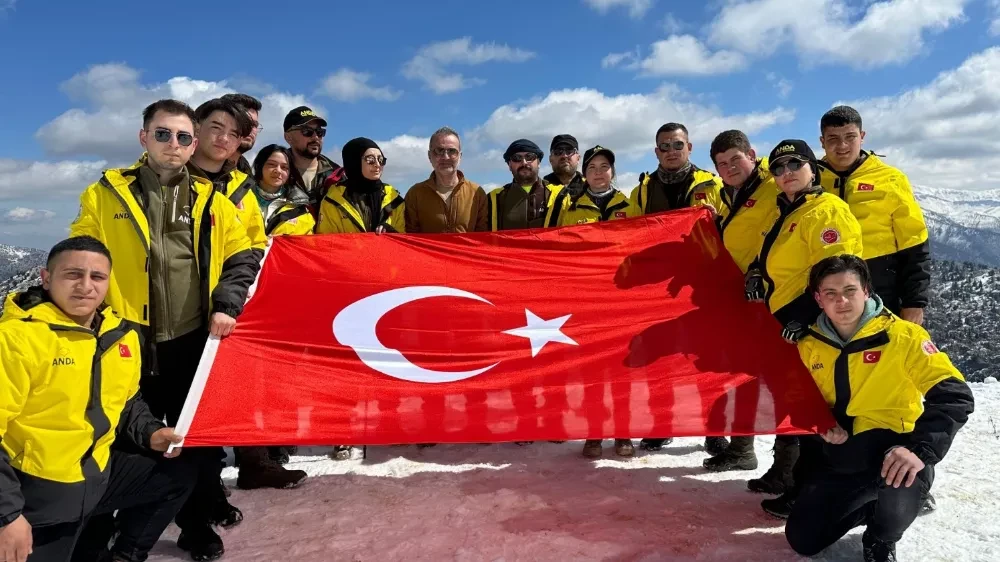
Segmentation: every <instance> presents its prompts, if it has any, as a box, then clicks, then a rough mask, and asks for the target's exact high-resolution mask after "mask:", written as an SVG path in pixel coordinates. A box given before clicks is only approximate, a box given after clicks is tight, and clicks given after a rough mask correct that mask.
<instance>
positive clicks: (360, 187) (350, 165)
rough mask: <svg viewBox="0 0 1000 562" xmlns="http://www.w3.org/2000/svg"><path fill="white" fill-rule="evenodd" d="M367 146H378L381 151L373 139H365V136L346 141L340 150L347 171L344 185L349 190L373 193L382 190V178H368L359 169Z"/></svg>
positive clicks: (362, 163)
mask: <svg viewBox="0 0 1000 562" xmlns="http://www.w3.org/2000/svg"><path fill="white" fill-rule="evenodd" d="M369 148H378V150H379V152H381V151H382V149H381V148H379V146H378V145H377V144H375V141H373V140H371V139H366V138H365V137H358V138H356V139H351V140H349V141H347V144H345V145H344V149H343V150H342V151H341V155H342V156H343V158H344V160H343V162H344V170H345V172H346V173H347V179H346V180H344V185H346V186H347V190H348V191H349V192H350V191H353V192H355V193H374V192H378V191H381V190H382V180H370V179H368V178H366V177H365V175H364V173H362V171H361V167H362V166H363V165H364V161H363V160H362V159H363V158H364V154H365V152H366V151H367V150H368V149H369Z"/></svg>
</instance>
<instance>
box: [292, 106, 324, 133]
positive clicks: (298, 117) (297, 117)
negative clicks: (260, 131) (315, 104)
mask: <svg viewBox="0 0 1000 562" xmlns="http://www.w3.org/2000/svg"><path fill="white" fill-rule="evenodd" d="M310 121H318V122H319V125H320V126H321V127H326V119H323V118H322V117H320V116H319V115H316V112H315V111H313V110H312V109H310V108H308V107H306V106H304V105H302V106H299V107H296V108H295V109H293V110H291V111H289V112H288V115H286V116H285V124H284V129H285V132H286V133H287V132H288V130H289V129H291V128H293V127H299V126H302V125H305V124H306V123H308V122H310Z"/></svg>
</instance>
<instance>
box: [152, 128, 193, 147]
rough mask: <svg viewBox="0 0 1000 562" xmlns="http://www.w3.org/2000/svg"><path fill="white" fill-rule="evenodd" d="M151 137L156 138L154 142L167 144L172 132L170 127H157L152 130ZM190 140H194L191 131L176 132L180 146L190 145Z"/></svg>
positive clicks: (172, 134) (172, 135)
mask: <svg viewBox="0 0 1000 562" xmlns="http://www.w3.org/2000/svg"><path fill="white" fill-rule="evenodd" d="M153 138H154V139H156V142H162V143H164V144H167V143H169V142H170V139H172V138H174V132H173V131H171V130H170V129H159V128H158V129H156V130H154V131H153ZM192 142H194V135H192V134H191V133H185V132H184V131H180V132H178V133H177V144H179V145H181V146H191V143H192Z"/></svg>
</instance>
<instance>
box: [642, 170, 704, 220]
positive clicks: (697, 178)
mask: <svg viewBox="0 0 1000 562" xmlns="http://www.w3.org/2000/svg"><path fill="white" fill-rule="evenodd" d="M650 183H653V184H654V185H657V186H658V185H660V183H659V180H658V179H656V172H652V173H643V174H642V175H640V176H639V185H638V186H636V188H635V189H633V190H632V194H631V196H630V199H631V201H632V205H634V206H635V207H636V208H637V209H638V210H639V214H640V215H646V214H651V213H654V212H660V211H666V210H668V209H652V210H651V209H650V208H649V201H650V193H649V189H650V187H649V184H650ZM721 191H722V178H720V177H719V176H717V175H715V174H713V173H712V172H708V171H706V170H702V169H699V168H695V169H694V173H693V175H692V178H691V185H690V186H689V187H688V190H687V193H685V194H683V195H682V197H681V199H682V200H683V202H682V204H681V205H679V206H677V207H676V208H678V209H681V208H686V207H700V206H702V205H712V206H713V207H715V210H716V211H719V210H720V209H721V208H722V196H721ZM670 210H673V209H670Z"/></svg>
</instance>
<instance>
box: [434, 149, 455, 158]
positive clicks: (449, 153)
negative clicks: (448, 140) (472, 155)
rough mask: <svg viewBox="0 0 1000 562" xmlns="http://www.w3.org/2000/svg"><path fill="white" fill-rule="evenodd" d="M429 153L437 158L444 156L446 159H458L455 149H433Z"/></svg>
mask: <svg viewBox="0 0 1000 562" xmlns="http://www.w3.org/2000/svg"><path fill="white" fill-rule="evenodd" d="M431 152H433V153H434V156H437V157H438V158H441V157H445V156H446V157H448V158H457V157H458V149H457V148H435V149H434V150H432V151H431Z"/></svg>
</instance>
